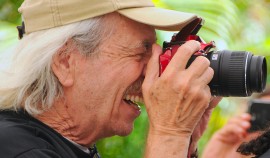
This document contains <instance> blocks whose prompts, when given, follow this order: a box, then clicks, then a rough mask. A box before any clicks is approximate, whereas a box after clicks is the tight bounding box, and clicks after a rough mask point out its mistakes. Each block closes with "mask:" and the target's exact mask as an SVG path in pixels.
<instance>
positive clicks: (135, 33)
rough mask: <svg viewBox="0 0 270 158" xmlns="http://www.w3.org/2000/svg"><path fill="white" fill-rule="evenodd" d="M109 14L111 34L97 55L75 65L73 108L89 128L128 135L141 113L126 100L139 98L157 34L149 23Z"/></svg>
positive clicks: (83, 123) (110, 133) (140, 98)
mask: <svg viewBox="0 0 270 158" xmlns="http://www.w3.org/2000/svg"><path fill="white" fill-rule="evenodd" d="M110 16H111V17H109V18H112V19H113V22H112V24H111V25H110V26H109V27H114V29H113V32H112V34H111V35H109V36H110V37H109V38H108V39H106V41H104V42H103V43H102V45H101V46H100V49H99V52H98V53H97V54H95V55H92V56H90V57H89V58H83V60H80V62H79V63H78V64H77V69H76V74H75V76H76V77H75V86H76V87H77V88H76V91H75V92H74V93H73V102H74V104H77V105H78V107H80V109H74V111H78V112H76V113H79V115H80V117H77V118H78V120H77V121H78V122H80V125H84V126H86V127H88V129H89V131H91V130H94V131H99V132H100V133H103V135H104V136H111V135H127V134H129V133H130V132H131V131H132V129H133V123H134V120H135V119H136V118H137V117H138V116H139V115H140V109H139V108H138V107H137V106H136V105H135V104H133V103H132V102H130V101H128V100H132V101H134V100H137V101H140V100H142V93H141V85H142V81H143V79H144V70H145V68H146V64H147V62H148V60H149V58H150V56H151V51H152V50H151V48H152V44H153V43H155V41H156V35H155V31H154V29H153V28H152V27H150V26H147V25H144V24H140V23H137V22H134V21H132V20H129V19H127V18H125V17H122V16H120V15H118V14H113V15H110ZM81 107H82V108H81ZM79 119H80V120H79Z"/></svg>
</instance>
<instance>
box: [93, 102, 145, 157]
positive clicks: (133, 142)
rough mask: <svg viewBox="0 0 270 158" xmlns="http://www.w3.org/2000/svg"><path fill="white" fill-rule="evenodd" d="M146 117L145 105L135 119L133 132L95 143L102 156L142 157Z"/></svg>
mask: <svg viewBox="0 0 270 158" xmlns="http://www.w3.org/2000/svg"><path fill="white" fill-rule="evenodd" d="M147 129H148V119H147V113H146V110H145V107H144V106H142V113H141V115H140V117H139V118H137V119H136V121H135V124H134V130H133V132H132V133H131V134H130V135H129V136H127V137H119V136H114V137H111V138H106V139H103V140H101V141H99V142H98V143H97V147H98V150H99V152H100V154H101V156H102V157H113V158H124V157H128V158H139V157H142V155H143V152H144V147H145V145H144V144H145V142H146V136H147Z"/></svg>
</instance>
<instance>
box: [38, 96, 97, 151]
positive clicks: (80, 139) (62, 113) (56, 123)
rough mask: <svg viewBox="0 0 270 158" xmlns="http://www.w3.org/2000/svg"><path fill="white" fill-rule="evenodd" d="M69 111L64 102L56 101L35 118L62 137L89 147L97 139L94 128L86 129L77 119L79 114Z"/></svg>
mask: <svg viewBox="0 0 270 158" xmlns="http://www.w3.org/2000/svg"><path fill="white" fill-rule="evenodd" d="M71 109H72V108H70V106H69V105H67V104H65V103H64V102H61V101H57V102H55V104H54V105H53V106H52V107H51V108H50V109H49V110H47V111H45V112H43V113H42V114H40V115H37V116H36V118H37V119H38V120H40V121H42V122H43V123H45V124H46V125H48V126H49V127H51V128H53V129H54V130H55V131H57V132H58V133H60V134H61V135H62V136H63V137H65V138H67V139H69V140H72V141H74V142H76V143H78V144H80V145H82V146H85V147H89V146H91V145H92V144H94V142H95V141H96V140H97V139H98V135H97V134H96V133H97V132H95V131H94V130H92V129H95V128H94V127H93V128H92V127H86V126H85V125H84V123H83V120H82V119H77V118H78V115H79V113H76V112H74V111H73V110H71ZM70 110H71V111H70ZM78 120H81V121H78ZM91 130H92V131H91Z"/></svg>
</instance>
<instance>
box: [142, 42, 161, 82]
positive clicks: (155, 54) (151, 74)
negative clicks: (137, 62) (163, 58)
mask: <svg viewBox="0 0 270 158" xmlns="http://www.w3.org/2000/svg"><path fill="white" fill-rule="evenodd" d="M161 53H162V49H161V47H160V46H159V45H157V44H153V46H152V56H151V58H150V59H149V62H148V64H147V67H146V72H145V80H144V84H146V85H148V84H149V83H152V82H153V80H154V79H155V78H157V77H158V76H159V56H160V54H161Z"/></svg>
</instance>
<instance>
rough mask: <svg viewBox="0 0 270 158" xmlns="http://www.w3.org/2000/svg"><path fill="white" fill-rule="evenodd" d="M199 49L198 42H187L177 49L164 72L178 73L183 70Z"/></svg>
mask: <svg viewBox="0 0 270 158" xmlns="http://www.w3.org/2000/svg"><path fill="white" fill-rule="evenodd" d="M199 49H200V43H199V42H198V41H187V42H186V43H185V44H183V45H182V46H181V47H179V48H178V50H177V52H176V53H175V55H174V57H173V58H172V60H171V61H170V63H169V65H168V66H167V68H166V70H165V71H173V73H176V72H175V71H177V72H178V71H179V70H184V69H185V68H186V65H187V62H188V60H189V59H190V57H191V56H192V54H194V53H195V52H196V51H198V50H199ZM165 71H164V73H165Z"/></svg>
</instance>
